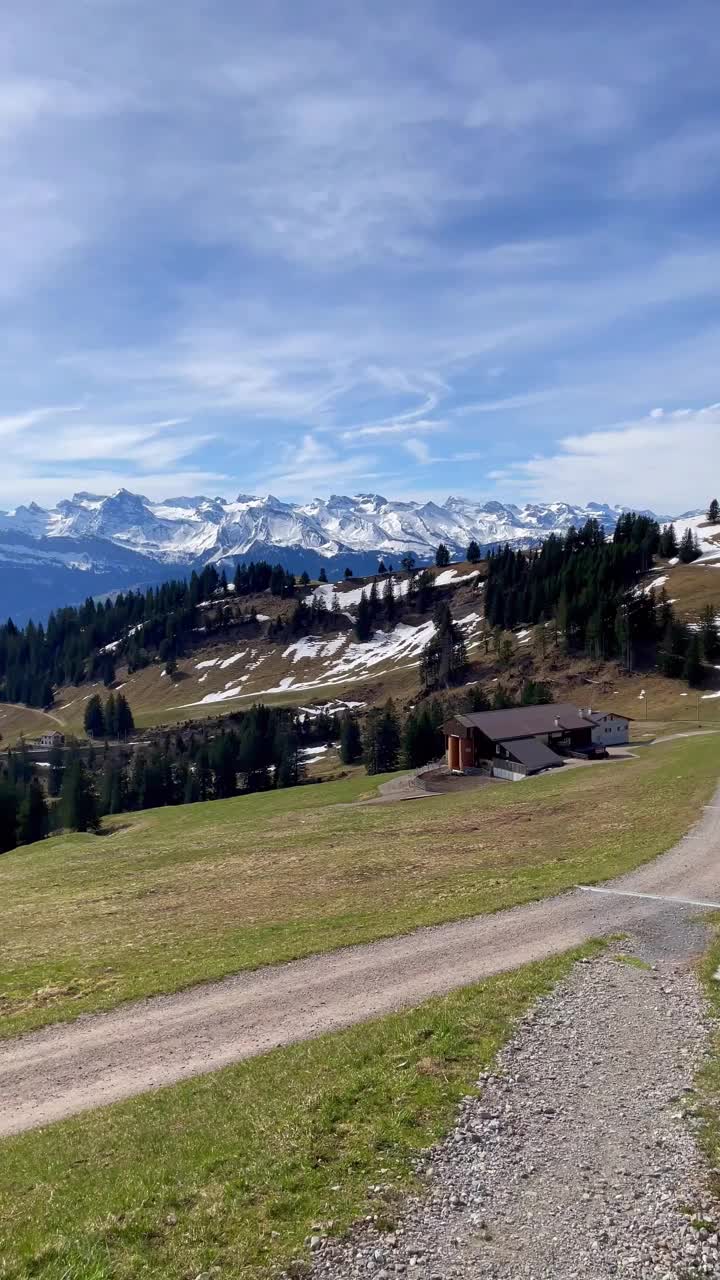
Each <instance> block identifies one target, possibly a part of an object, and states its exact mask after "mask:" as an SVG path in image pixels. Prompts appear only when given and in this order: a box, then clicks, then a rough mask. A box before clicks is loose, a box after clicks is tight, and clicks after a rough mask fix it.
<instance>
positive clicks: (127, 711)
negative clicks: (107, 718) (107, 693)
mask: <svg viewBox="0 0 720 1280" xmlns="http://www.w3.org/2000/svg"><path fill="white" fill-rule="evenodd" d="M115 718H116V728H117V736H118V738H127V737H128V736H129V735H130V734H131V733H134V732H135V720H134V718H133V713H132V710H131V708H130V703H129V702H128V700H127V698H126V697H125V694H124V693H119V694H118V695H117V697H116V699H115Z"/></svg>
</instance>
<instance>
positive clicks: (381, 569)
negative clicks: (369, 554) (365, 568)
mask: <svg viewBox="0 0 720 1280" xmlns="http://www.w3.org/2000/svg"><path fill="white" fill-rule="evenodd" d="M378 573H379V574H380V577H381V578H382V577H384V576H385V574H386V573H387V569H386V568H385V561H384V560H381V561H380V563H379V565H378Z"/></svg>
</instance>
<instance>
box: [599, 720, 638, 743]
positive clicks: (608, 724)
mask: <svg viewBox="0 0 720 1280" xmlns="http://www.w3.org/2000/svg"><path fill="white" fill-rule="evenodd" d="M592 740H593V742H595V743H597V744H599V745H600V746H603V747H622V746H625V744H626V743H628V742H629V741H630V722H629V721H628V720H625V719H624V717H623V716H608V717H607V719H605V720H601V721H600V723H599V724H596V725H595V728H594V729H593V731H592Z"/></svg>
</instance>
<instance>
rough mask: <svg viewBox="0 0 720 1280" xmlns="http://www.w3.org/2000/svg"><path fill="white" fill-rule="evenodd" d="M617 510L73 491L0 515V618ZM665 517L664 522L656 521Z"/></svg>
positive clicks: (532, 536)
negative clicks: (244, 570) (268, 563)
mask: <svg viewBox="0 0 720 1280" xmlns="http://www.w3.org/2000/svg"><path fill="white" fill-rule="evenodd" d="M623 510H624V508H622V507H619V506H610V505H608V504H607V503H601V502H589V503H587V504H585V505H573V504H571V503H568V502H550V503H537V502H535V503H525V504H523V505H521V506H518V505H516V504H515V503H502V502H498V501H495V500H492V501H487V502H478V501H473V500H471V499H468V498H462V497H456V496H451V497H449V498H447V499H446V501H445V502H444V503H441V504H439V503H436V502H432V501H430V502H424V503H420V502H405V501H393V500H389V499H387V498H385V497H383V496H382V495H380V494H370V493H360V494H355V495H354V496H352V497H349V496H346V495H333V496H332V497H330V498H328V499H321V498H315V499H313V500H312V501H310V502H307V503H297V504H295V503H289V502H282V501H281V500H280V499H279V498H276V497H274V496H273V495H272V494H268V495H267V496H265V497H253V496H248V495H245V494H240V495H239V496H238V497H237V498H236V499H234V500H233V501H228V500H226V499H225V498H221V497H213V498H208V497H205V496H202V495H201V496H196V497H185V496H182V497H176V498H167V499H164V500H162V501H158V502H155V501H152V500H150V499H148V498H146V497H144V496H143V495H141V494H137V493H131V492H129V490H127V489H119V490H118V491H117V492H116V493H113V494H110V495H103V494H91V493H84V492H81V493H76V494H74V495H73V497H72V498H69V499H65V500H63V501H61V502H58V504H57V506H55V507H53V508H50V509H45V508H42V507H40V506H38V505H37V503H34V502H33V503H30V504H29V505H28V506H19V507H17V508H16V509H15V510H14V511H10V512H0V610H1V611H2V613H3V614H4V615H7V614H12V615H13V616H16V617H17V618H18V620H22V619H24V618H27V617H30V616H33V617H43V616H45V615H46V614H47V613H48V612H49V610H50V609H52V608H55V607H57V606H58V605H61V604H68V603H73V602H75V601H77V600H79V599H82V598H84V597H85V596H87V595H99V594H102V593H104V592H110V591H116V590H121V589H125V590H126V589H128V588H129V587H132V586H139V585H150V584H153V583H157V582H159V581H162V580H164V579H166V578H168V577H171V576H173V575H178V574H185V573H188V572H190V571H191V570H192V569H193V568H198V567H201V566H202V565H204V564H207V563H209V562H213V563H216V564H223V563H224V564H225V565H226V566H227V567H228V569H230V568H234V566H235V564H236V563H237V562H238V561H239V560H250V559H253V558H254V559H260V558H265V559H272V560H275V561H279V562H280V563H282V564H284V565H285V567H286V568H288V569H291V570H298V571H299V570H301V569H303V568H306V569H307V570H308V572H310V573H317V572H318V570H319V568H320V566H321V565H324V566H325V568H326V570H327V573H328V576H332V575H333V574H339V573H341V572H342V570H343V568H344V567H345V565H346V564H349V565H350V566H351V568H352V569H353V570H354V571H355V572H358V573H361V572H364V573H369V572H372V570H373V569H374V567H375V565H376V564H377V561H378V559H379V558H380V557H383V558H385V560H388V559H394V560H396V561H397V560H399V559H400V557H401V556H403V555H405V554H412V555H414V556H415V557H416V559H417V560H418V562H419V563H421V562H423V561H424V562H427V561H428V560H430V559H431V558H432V557H433V556H434V553H435V549H436V547H437V545H438V543H439V542H444V543H446V544H447V546H448V547H449V549H450V551H451V552H452V554H453V555H455V556H457V555H462V554H464V552H465V549H466V547H467V545H468V543H469V542H470V541H471V539H474V540H475V541H477V542H478V543H479V544H480V545H481V546H482V547H488V546H491V545H493V544H496V543H503V542H511V543H515V544H516V545H518V544H519V545H532V544H533V543H535V542H537V541H539V540H541V539H542V538H544V537H547V536H548V534H550V533H552V532H554V531H555V532H564V531H565V530H567V529H569V528H570V526H571V525H580V524H583V523H584V522H585V521H586V520H587V519H588V518H590V517H594V518H596V519H597V520H599V521H600V522H601V523H602V524H603V525H604V526H605V528H606V529H607V530H608V532H610V531H611V530H612V529H613V528H614V527H615V524H616V523H617V520H618V517H619V516H620V515H621V514H622V511H623ZM663 518H664V517H663Z"/></svg>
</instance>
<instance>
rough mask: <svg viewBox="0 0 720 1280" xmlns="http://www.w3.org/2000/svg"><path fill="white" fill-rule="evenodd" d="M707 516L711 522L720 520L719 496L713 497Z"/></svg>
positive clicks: (714, 522) (715, 522)
mask: <svg viewBox="0 0 720 1280" xmlns="http://www.w3.org/2000/svg"><path fill="white" fill-rule="evenodd" d="M707 518H708V520H709V521H710V523H711V524H717V523H718V521H720V502H718V500H717V498H713V500H712V502H711V503H710V506H709V507H708V513H707Z"/></svg>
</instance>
